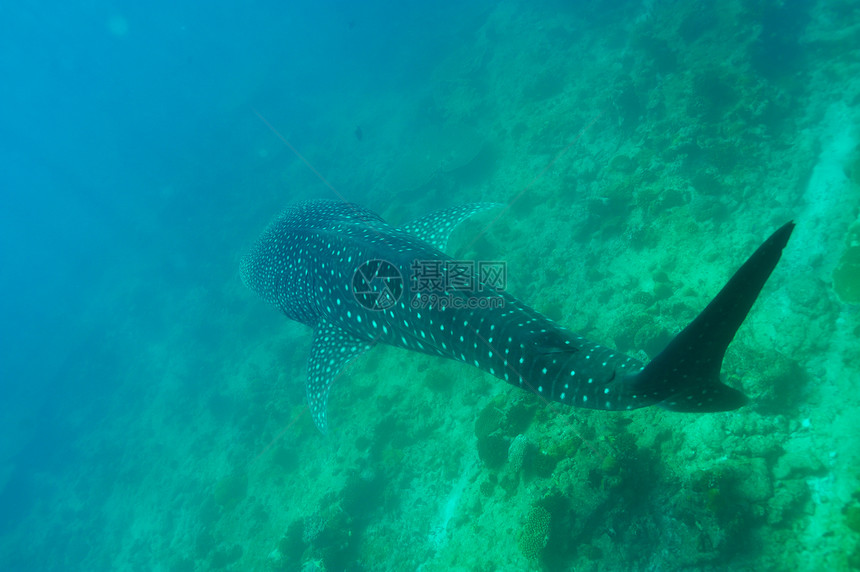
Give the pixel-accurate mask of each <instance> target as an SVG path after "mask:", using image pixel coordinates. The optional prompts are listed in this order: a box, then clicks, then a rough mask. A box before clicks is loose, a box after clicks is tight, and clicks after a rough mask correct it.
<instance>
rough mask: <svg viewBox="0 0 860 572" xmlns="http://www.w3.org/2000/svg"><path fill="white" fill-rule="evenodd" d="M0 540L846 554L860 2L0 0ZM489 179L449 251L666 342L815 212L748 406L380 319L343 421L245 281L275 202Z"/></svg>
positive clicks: (530, 563)
mask: <svg viewBox="0 0 860 572" xmlns="http://www.w3.org/2000/svg"><path fill="white" fill-rule="evenodd" d="M0 26H2V28H0V45H2V48H3V49H2V51H0V53H2V57H0V66H2V67H0V69H2V72H3V76H4V80H3V82H2V88H0V103H2V109H3V111H2V120H0V148H2V151H3V153H2V162H3V168H2V169H0V196H2V200H3V206H2V208H0V254H2V259H0V260H2V270H0V288H2V297H0V298H1V299H0V312H2V313H0V332H2V340H3V344H0V389H2V394H3V398H2V399H0V570H2V571H27V570H51V571H53V570H60V571H62V570H159V571H171V572H173V571H175V572H179V571H189V572H190V571H204V570H236V571H238V570H285V571H311V570H326V571H329V572H335V571H351V572H355V571H367V572H372V571H385V570H390V571H401V570H404V571H406V570H416V571H417V570H420V571H423V572H431V571H443V570H456V571H470V572H471V571H495V570H543V571H556V570H558V571H567V570H570V571H572V570H577V571H580V570H586V571H588V570H594V571H597V570H659V571H673V570H809V571H816V570H852V569H860V396H858V395H860V392H858V380H860V343H858V340H860V306H858V305H857V304H858V303H860V244H858V237H860V222H858V218H857V217H858V212H860V80H858V78H860V61H858V58H857V53H860V7H858V6H856V3H854V2H848V1H837V0H829V1H825V0H819V1H818V2H813V1H808V0H804V1H799V2H776V1H760V2H759V1H732V2H719V3H716V4H710V3H701V4H700V3H692V2H649V1H640V2H635V1H629V2H624V1H613V2H601V3H598V2H588V3H585V2H577V3H573V2H562V1H547V2H516V1H510V2H501V3H493V2H482V3H477V2H475V3H466V4H464V3H453V2H452V3H441V4H440V3H434V4H426V3H424V4H419V3H406V4H403V3H393V2H389V3H385V2H375V3H370V2H368V3H363V4H361V5H358V4H355V5H353V4H346V3H340V2H327V3H310V2H308V3H306V4H304V5H301V4H298V3H292V4H290V5H284V4H283V3H276V2H271V3H258V4H254V5H245V4H238V3H237V4H229V3H222V4H219V5H218V6H216V7H211V6H207V7H204V6H203V5H202V4H200V5H198V4H187V5H183V4H179V5H176V4H170V5H167V4H165V5H163V6H162V5H158V4H148V5H147V6H146V7H144V6H143V5H141V6H140V7H137V6H135V7H132V6H120V5H115V4H108V3H103V2H94V3H89V4H87V5H86V6H74V7H73V6H71V5H66V4H60V3H58V4H49V3H26V4H22V5H20V6H15V7H13V8H10V9H8V10H7V11H6V12H5V13H4V18H3V22H2V24H0ZM311 198H324V199H345V200H349V201H353V202H356V203H359V204H361V205H363V206H365V207H367V208H369V209H371V210H373V211H375V212H378V213H380V214H381V215H382V216H383V218H385V219H386V220H387V221H389V222H391V223H392V224H395V225H399V224H403V223H406V222H408V221H410V220H412V219H414V218H417V217H419V216H421V215H423V214H426V213H428V212H430V211H433V210H436V209H440V208H445V207H451V206H454V205H457V204H461V203H467V202H474V201H494V202H501V203H505V204H507V205H509V206H510V208H508V209H506V210H503V211H502V212H501V214H499V213H484V214H481V215H479V216H476V217H475V218H474V219H473V220H469V221H467V222H466V223H464V224H463V225H461V227H460V228H458V229H457V231H456V232H455V234H454V236H453V237H452V240H451V243H450V245H449V248H448V252H449V253H450V254H451V256H453V257H454V258H457V259H479V260H481V259H483V260H503V261H504V262H505V263H506V264H507V271H508V281H507V290H508V291H509V292H510V293H511V294H513V295H515V296H517V297H518V298H520V299H521V300H523V301H524V302H526V303H528V304H530V305H531V306H533V307H535V308H537V309H538V310H540V311H541V312H543V313H545V314H546V315H547V316H549V317H550V318H552V319H554V320H557V321H558V322H560V323H562V324H564V325H565V326H567V327H569V328H571V329H572V330H574V331H577V332H580V333H582V334H583V335H585V336H586V337H588V338H589V339H592V340H595V341H597V342H600V343H605V344H607V345H609V346H611V347H614V348H616V349H618V350H620V351H622V352H625V353H627V354H630V355H632V356H634V357H637V358H640V359H647V358H648V357H649V356H651V357H653V355H655V353H656V352H657V351H659V349H660V348H661V347H662V346H663V345H664V344H665V343H666V342H667V341H668V340H669V339H670V338H671V336H672V335H674V334H675V333H676V332H678V331H679V330H680V329H681V328H683V327H684V326H685V325H686V324H687V323H688V322H689V321H690V320H691V319H693V318H694V317H695V316H696V315H697V313H698V312H699V311H700V310H701V309H702V308H704V306H705V305H706V304H707V303H708V301H709V300H710V299H711V298H712V297H713V296H714V295H715V294H716V293H717V292H718V291H719V289H720V288H721V287H722V285H723V284H724V283H725V281H726V280H727V279H728V277H729V276H731V274H732V272H733V271H734V270H735V269H736V268H737V267H738V266H739V265H740V264H741V263H742V262H743V261H744V260H745V259H746V257H747V256H748V255H749V254H751V253H752V251H753V250H754V249H755V248H756V247H757V246H758V244H759V243H760V242H761V241H762V240H763V239H764V238H765V237H766V236H768V235H769V234H770V233H771V232H772V231H773V230H775V229H776V228H777V227H779V226H780V225H782V224H783V223H785V222H786V221H788V220H791V219H793V220H795V221H796V222H797V224H798V226H797V229H796V231H795V234H794V236H793V237H792V239H791V242H790V243H789V245H788V247H787V249H786V251H785V254H784V256H783V259H782V261H781V262H780V264H779V266H778V267H777V269H776V271H775V272H774V274H773V276H772V277H771V279H770V281H769V282H768V283H767V285H766V287H765V290H764V291H763V292H762V295H761V297H760V298H759V300H758V302H757V303H756V305H755V306H754V308H753V310H752V312H751V314H750V316H749V317H748V319H747V320H746V322H745V324H744V326H743V327H742V328H741V330H740V331H739V332H738V335H737V337H736V339H735V341H734V343H733V344H732V345H731V346H730V348H729V351H728V353H727V356H726V359H725V362H724V364H723V373H724V376H725V380H726V382H727V383H729V384H730V385H733V386H735V387H738V388H740V389H742V390H743V391H744V392H745V393H747V394H748V395H749V396H750V398H751V401H750V403H749V405H747V406H746V407H744V408H742V409H739V410H737V411H733V412H728V413H717V414H703V415H695V414H680V413H672V412H668V411H665V410H662V409H660V408H656V407H651V408H646V409H642V410H637V411H633V412H623V413H616V412H601V411H588V410H582V409H573V408H568V407H564V406H560V405H558V404H546V403H544V402H543V401H542V400H540V399H538V398H537V397H535V396H533V395H531V394H529V393H527V392H524V391H521V390H519V389H517V388H515V387H512V386H509V385H507V384H505V383H503V382H500V381H499V380H497V379H495V378H493V377H491V376H490V375H487V374H484V373H482V372H480V371H479V370H478V369H476V368H474V367H469V366H467V365H464V364H459V363H454V362H449V361H445V360H441V359H438V358H431V357H428V356H424V355H419V354H417V353H414V352H407V351H404V350H400V349H396V348H391V347H376V348H374V349H373V350H372V351H370V352H368V353H367V354H365V355H363V356H361V357H359V358H357V359H356V360H354V361H353V362H351V363H350V364H349V366H348V367H347V369H346V370H345V371H344V372H343V373H341V375H340V376H339V377H338V379H337V383H336V384H335V386H334V389H333V392H332V396H331V399H330V402H329V408H328V420H329V433H328V435H325V436H323V435H321V434H320V433H319V432H318V431H317V429H316V428H315V427H314V425H313V422H312V420H311V416H310V414H309V412H308V408H307V405H306V401H305V389H304V379H305V362H306V359H307V355H308V352H309V348H310V339H311V331H310V329H309V328H306V327H305V326H302V325H300V324H296V323H293V322H289V321H288V320H286V319H285V318H284V317H283V316H281V315H279V314H278V313H277V312H276V311H275V310H272V309H271V308H269V307H268V306H266V304H264V303H263V302H262V301H260V300H259V299H258V298H257V297H256V296H255V295H254V294H253V293H251V292H250V291H248V290H247V289H246V288H244V286H243V285H242V283H241V281H240V279H239V260H240V258H241V256H242V255H243V254H244V253H245V252H246V251H247V250H248V248H249V247H250V246H251V245H252V244H253V243H254V241H255V240H256V238H257V236H258V235H259V233H260V232H261V231H262V229H263V228H264V227H265V225H266V224H267V223H268V221H269V220H270V219H271V218H273V217H274V216H275V215H276V214H277V213H278V212H279V211H281V210H282V209H283V208H285V207H286V206H287V205H289V204H291V203H293V202H296V201H299V200H305V199H311Z"/></svg>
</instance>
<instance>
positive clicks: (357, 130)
mask: <svg viewBox="0 0 860 572" xmlns="http://www.w3.org/2000/svg"><path fill="white" fill-rule="evenodd" d="M355 138H356V139H358V140H359V141H361V140H362V139H364V132H363V131H362V130H361V127H356V128H355Z"/></svg>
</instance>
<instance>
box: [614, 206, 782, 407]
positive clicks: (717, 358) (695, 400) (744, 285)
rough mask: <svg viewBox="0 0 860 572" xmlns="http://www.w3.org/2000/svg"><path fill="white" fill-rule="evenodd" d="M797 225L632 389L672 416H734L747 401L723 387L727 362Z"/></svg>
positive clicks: (772, 242)
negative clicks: (728, 351)
mask: <svg viewBox="0 0 860 572" xmlns="http://www.w3.org/2000/svg"><path fill="white" fill-rule="evenodd" d="M792 230H794V222H788V223H786V224H785V225H783V226H782V227H781V228H780V229H779V230H777V231H776V232H774V233H773V234H772V235H771V236H770V238H768V239H767V240H765V241H764V243H763V244H762V245H761V246H759V248H758V249H757V250H756V251H755V252H754V253H753V254H752V256H750V257H749V258H748V259H747V261H746V262H745V263H744V264H743V266H741V267H740V268H739V269H738V271H737V272H735V274H734V276H732V277H731V279H730V280H729V281H728V282H727V283H726V285H725V286H723V289H722V290H720V292H719V293H718V294H717V295H716V297H714V299H713V300H711V302H710V304H708V305H707V307H706V308H705V309H704V310H702V312H701V313H700V314H699V315H698V316H697V317H696V318H695V319H694V320H693V321H692V322H690V324H689V325H688V326H687V327H686V328H684V329H683V330H682V331H681V332H680V333H679V334H678V335H677V336H675V338H674V339H673V340H672V341H671V342H670V343H669V345H668V346H666V348H665V349H664V350H663V351H662V352H660V353H659V354H658V355H657V357H655V358H654V359H653V360H652V361H651V362H649V363H648V365H646V366H645V368H644V369H643V370H642V371H640V372H639V373H638V374H635V376H633V377H634V379H632V380H630V382H629V383H630V389H629V391H633V392H636V393H639V394H640V395H645V394H648V395H653V396H654V397H655V398H657V399H659V400H660V402H659V405H660V406H661V407H664V408H665V409H669V410H671V411H683V412H714V411H730V410H733V409H737V408H739V407H741V406H743V405H744V404H746V403H747V401H748V399H747V397H746V396H745V395H744V394H743V393H741V392H740V391H738V390H736V389H733V388H731V387H729V386H727V385H725V384H724V383H722V382H721V381H720V368H721V366H722V363H723V357H724V356H725V353H726V348H728V346H729V344H730V343H731V341H732V339H733V338H734V337H735V333H736V332H737V331H738V328H739V327H740V326H741V324H742V323H743V321H744V319H746V317H747V314H748V313H749V311H750V308H752V305H753V303H754V302H755V301H756V298H758V295H759V293H760V292H761V290H762V287H764V284H765V282H767V279H768V278H769V277H770V275H771V272H773V269H774V268H775V267H776V264H777V262H779V259H780V257H781V255H782V251H783V248H785V245H786V244H787V243H788V239H789V237H790V236H791V232H792Z"/></svg>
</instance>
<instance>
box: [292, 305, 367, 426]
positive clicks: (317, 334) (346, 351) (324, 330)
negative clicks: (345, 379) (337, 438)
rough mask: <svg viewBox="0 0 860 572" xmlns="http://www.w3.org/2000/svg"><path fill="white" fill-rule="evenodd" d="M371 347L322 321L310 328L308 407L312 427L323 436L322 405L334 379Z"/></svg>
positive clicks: (326, 399) (325, 402)
mask: <svg viewBox="0 0 860 572" xmlns="http://www.w3.org/2000/svg"><path fill="white" fill-rule="evenodd" d="M371 347H373V344H371V343H370V342H367V341H364V340H360V339H358V338H356V337H355V336H353V335H351V334H349V333H347V332H345V331H344V330H342V329H341V328H338V327H337V326H335V325H333V324H332V323H330V322H329V321H328V320H326V319H322V320H320V322H319V323H318V324H317V325H316V327H315V328H314V339H313V343H312V344H311V355H310V356H309V357H308V379H307V393H308V407H310V410H311V417H312V418H313V420H314V425H316V426H317V428H318V429H319V430H320V431H321V432H322V433H323V434H325V433H326V432H327V431H328V420H327V418H326V405H327V404H328V396H329V393H330V392H331V386H332V383H333V382H334V378H335V377H337V374H338V373H340V370H342V369H343V367H344V366H345V365H346V364H347V363H349V361H350V360H352V359H353V358H355V357H357V356H359V355H361V354H362V353H364V352H366V351H367V350H369V349H370V348H371Z"/></svg>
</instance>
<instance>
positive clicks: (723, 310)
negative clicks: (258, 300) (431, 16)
mask: <svg viewBox="0 0 860 572" xmlns="http://www.w3.org/2000/svg"><path fill="white" fill-rule="evenodd" d="M491 206H494V205H489V204H486V203H482V204H472V205H464V206H461V207H457V208H454V209H448V210H444V211H439V212H436V213H433V214H431V215H429V216H426V217H423V218H421V219H418V220H416V221H414V222H412V223H410V224H407V225H404V226H403V227H400V228H397V227H394V226H392V225H390V224H388V223H386V222H385V221H384V220H382V218H380V217H379V216H378V215H376V214H375V213H373V212H371V211H369V210H367V209H364V208H362V207H360V206H358V205H355V204H350V203H344V202H335V201H308V202H304V203H299V204H297V205H294V206H292V207H290V208H288V209H287V210H286V211H284V212H283V213H282V214H281V215H280V216H279V217H278V218H276V219H275V220H274V221H273V222H272V223H271V224H270V225H269V227H268V228H267V229H266V230H265V231H264V233H263V234H262V236H261V237H260V239H259V241H258V242H257V244H256V245H255V246H254V247H253V248H252V250H251V251H250V252H249V253H248V254H247V255H246V256H245V257H244V258H243V260H242V268H241V272H242V279H243V282H244V283H245V284H246V285H247V286H248V287H249V288H250V289H251V290H253V291H255V292H256V293H257V294H259V295H260V296H261V297H262V298H263V299H264V300H266V301H267V302H269V303H271V304H272V305H274V306H275V307H277V308H278V309H279V310H281V311H282V312H283V313H284V314H285V315H286V316H287V317H288V318H290V319H292V320H295V321H298V322H301V323H303V324H306V325H308V326H310V327H311V328H313V331H314V333H313V343H312V346H311V354H310V357H309V360H308V377H307V397H308V403H309V406H310V410H311V414H312V417H313V420H314V423H315V424H316V426H317V427H318V428H319V429H320V430H321V431H322V432H326V430H327V425H328V421H327V416H326V403H327V401H328V396H329V393H330V391H331V387H332V383H333V381H334V378H335V377H336V376H337V374H338V372H339V371H340V370H341V369H342V368H343V367H344V365H346V363H348V362H349V361H350V360H351V359H353V358H355V357H356V356H358V355H360V354H361V353H363V352H365V351H367V350H369V349H370V348H371V347H373V345H375V344H378V343H385V344H389V345H393V346H398V347H402V348H405V349H408V350H413V351H418V352H422V353H426V354H431V355H437V356H440V357H446V358H450V359H454V360H459V361H462V362H465V363H469V364H472V365H474V366H475V367H477V368H479V369H481V370H483V371H485V372H487V373H489V374H491V375H494V376H495V377H497V378H499V379H501V380H503V381H506V382H508V383H511V384H513V385H516V386H518V387H521V388H523V389H526V390H529V391H533V392H535V393H537V394H538V395H540V396H542V397H544V398H545V399H547V400H553V401H558V402H560V403H563V404H566V405H571V406H575V407H585V408H590V409H602V410H629V409H637V408H640V407H646V406H649V405H660V406H662V407H665V408H667V409H670V410H674V411H687V412H715V411H728V410H732V409H737V408H739V407H741V406H742V405H744V404H745V403H746V402H747V397H746V396H745V395H744V394H743V393H741V392H740V391H738V390H736V389H733V388H731V387H729V386H727V385H725V384H723V383H722V382H721V381H720V367H721V364H722V360H723V356H724V354H725V351H726V348H727V347H728V345H729V343H730V342H731V341H732V339H733V338H734V335H735V332H736V331H737V329H738V328H739V327H740V325H741V323H742V322H743V321H744V319H745V318H746V316H747V313H748V312H749V310H750V308H751V307H752V305H753V303H754V302H755V300H756V298H757V297H758V294H759V292H760V291H761V289H762V287H763V286H764V284H765V282H766V281H767V279H768V277H769V276H770V274H771V272H772V271H773V269H774V267H775V266H776V264H777V262H778V261H779V258H780V256H781V253H782V250H783V248H784V247H785V245H786V243H787V242H788V239H789V236H790V235H791V232H792V230H793V228H794V224H793V223H792V222H789V223H787V224H785V225H784V226H782V227H781V228H780V229H778V230H777V231H776V232H774V233H773V235H771V237H770V238H768V239H767V240H766V241H765V242H764V243H763V244H762V245H761V246H760V247H759V248H758V249H757V250H756V251H755V252H754V253H753V254H752V256H751V257H750V258H749V259H748V260H747V261H746V262H745V263H744V264H743V266H741V268H740V269H739V270H738V271H737V272H736V273H735V274H734V276H733V277H732V278H731V279H730V280H729V282H728V283H727V284H726V285H725V286H724V287H723V289H722V290H721V291H720V292H719V293H718V294H717V296H716V297H715V298H714V299H713V300H712V301H711V303H710V304H709V305H708V306H707V307H706V308H705V309H704V310H703V311H702V312H701V313H700V314H699V316H698V317H697V318H696V319H695V320H693V322H691V323H690V324H689V325H688V326H687V327H686V328H685V329H684V330H682V331H681V332H680V333H679V334H678V335H677V336H676V337H675V338H674V339H673V340H672V341H671V342H670V344H669V345H668V346H667V347H666V348H665V349H664V350H663V351H662V352H661V353H660V354H659V355H657V356H656V357H655V358H654V359H653V360H652V361H650V362H649V363H648V364H645V363H643V362H641V361H639V360H637V359H635V358H632V357H630V356H627V355H624V354H622V353H620V352H617V351H615V350H613V349H611V348H608V347H606V346H603V345H600V344H596V343H593V342H590V341H588V340H586V339H584V338H583V337H582V336H579V335H577V334H575V333H573V332H571V331H569V330H567V329H565V328H564V327H562V326H560V325H558V324H556V323H555V322H553V321H551V320H550V319H548V318H546V317H545V316H543V315H542V314H540V313H539V312H538V311H536V310H534V309H532V308H530V307H528V306H527V305H526V304H524V303H522V302H520V301H519V300H517V299H516V298H515V297H513V296H511V295H509V294H507V293H505V292H503V291H498V290H496V289H495V288H493V287H492V286H491V285H489V284H486V283H484V282H482V281H481V277H480V276H477V275H474V274H473V275H466V276H460V277H459V278H460V280H459V281H458V283H457V284H455V285H453V286H452V285H451V282H452V281H451V280H447V278H451V276H450V273H451V272H453V270H452V269H451V267H450V266H449V263H451V262H452V259H451V258H450V257H449V256H447V255H446V254H444V252H443V251H444V249H445V247H446V245H447V240H448V236H449V235H450V233H451V231H452V230H453V228H454V227H455V226H456V225H457V224H458V223H459V222H461V221H462V220H464V219H465V218H467V217H469V216H471V215H472V214H474V213H475V212H478V211H481V210H484V209H486V208H489V207H491ZM417 264H423V265H425V267H427V266H426V265H430V267H432V268H436V269H438V270H439V272H440V273H441V274H440V278H442V281H441V284H442V285H443V286H442V289H441V290H440V291H438V292H435V293H434V297H433V300H438V299H439V298H444V300H445V301H446V303H445V304H444V305H439V304H429V305H428V304H427V303H426V302H427V297H426V292H423V291H421V289H420V288H418V287H416V285H415V283H414V281H413V280H412V279H411V278H410V277H412V276H413V275H414V273H415V271H416V265H417ZM490 299H492V301H493V303H482V302H481V300H484V301H489V300H490Z"/></svg>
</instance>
